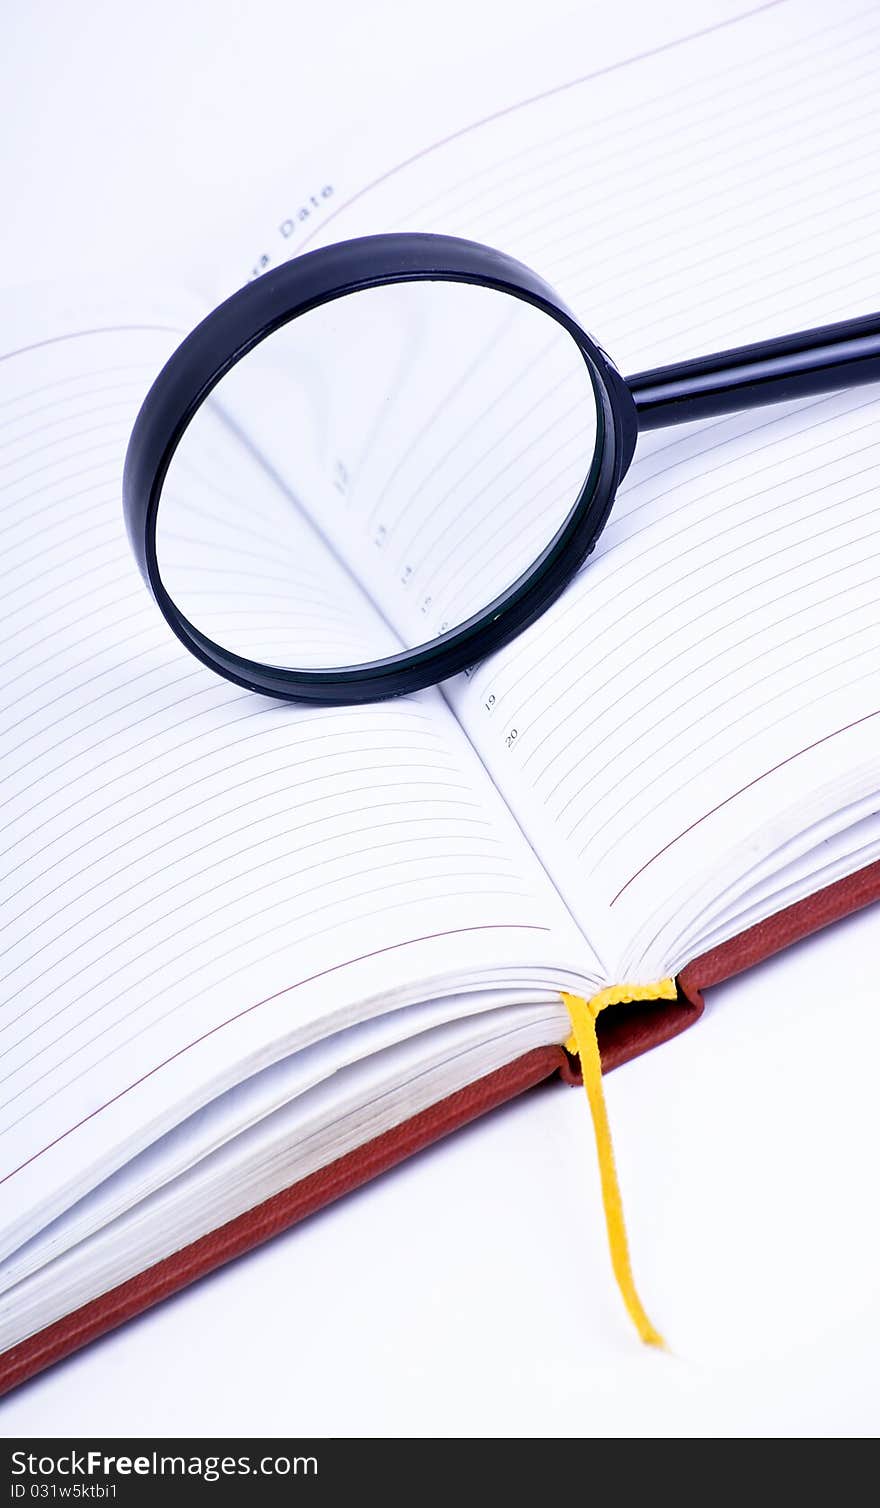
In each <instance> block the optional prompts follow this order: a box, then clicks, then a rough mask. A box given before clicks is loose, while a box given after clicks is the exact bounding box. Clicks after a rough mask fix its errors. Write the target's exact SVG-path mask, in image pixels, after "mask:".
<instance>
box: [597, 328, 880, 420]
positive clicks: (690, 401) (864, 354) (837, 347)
mask: <svg viewBox="0 0 880 1508" xmlns="http://www.w3.org/2000/svg"><path fill="white" fill-rule="evenodd" d="M877 381H880V312H878V313H876V314H865V315H862V316H860V317H859V318H857V319H844V320H841V321H840V323H839V324H834V325H821V326H819V327H818V328H817V329H815V330H800V331H798V332H797V333H795V334H793V335H781V336H779V337H777V338H776V339H775V340H759V341H756V342H755V344H754V345H748V346H738V347H737V348H735V349H734V350H732V351H717V352H715V354H714V355H711V356H697V357H695V358H694V359H692V360H690V361H679V362H675V363H674V364H673V365H671V366H664V367H655V368H654V370H653V371H649V372H638V373H636V375H635V376H634V377H628V378H627V379H626V383H627V386H628V388H629V389H630V392H631V393H632V395H633V398H634V399H635V405H636V413H637V415H638V426H639V431H642V430H648V429H663V428H665V427H666V426H667V425H670V424H686V423H688V422H690V421H691V420H693V419H716V418H719V417H721V416H723V415H724V414H738V413H742V412H743V410H744V409H749V408H760V407H762V406H763V405H764V404H767V403H782V402H785V401H787V400H788V399H794V398H809V397H812V396H814V395H817V394H820V393H834V392H839V391H841V389H843V388H850V387H858V386H861V384H863V383H866V382H877Z"/></svg>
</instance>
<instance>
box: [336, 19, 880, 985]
mask: <svg viewBox="0 0 880 1508" xmlns="http://www.w3.org/2000/svg"><path fill="white" fill-rule="evenodd" d="M878 68H880V11H878V10H877V7H876V6H875V5H873V4H864V3H860V0H857V3H852V0H850V3H844V4H842V5H839V6H836V7H835V8H834V11H833V14H832V13H830V12H829V11H828V10H827V7H824V6H821V5H813V4H794V3H792V0H783V3H779V4H775V5H769V6H761V7H759V8H758V9H757V10H756V11H755V12H754V13H752V14H750V15H747V16H745V17H743V18H740V19H738V20H736V21H735V22H732V23H723V24H721V25H719V26H716V27H710V28H708V29H707V31H706V32H704V33H702V34H701V35H699V36H698V37H696V38H692V39H685V40H683V41H682V42H681V43H680V44H679V45H677V46H672V47H669V48H667V49H664V50H663V51H662V52H660V53H659V54H655V55H652V56H648V57H644V58H635V59H631V60H629V61H628V62H627V63H625V64H624V65H621V66H619V67H617V68H610V69H606V70H604V71H603V72H602V73H601V75H599V76H596V77H592V78H591V77H586V78H585V79H581V80H579V81H576V82H574V83H571V84H566V85H563V86H562V87H560V88H559V89H557V90H554V91H551V92H549V93H548V94H546V95H544V96H542V97H541V98H539V99H537V100H532V101H530V102H527V103H526V104H524V105H522V106H521V107H513V108H511V109H509V110H508V111H504V112H501V113H500V114H499V115H497V116H495V117H493V118H492V119H490V120H488V121H486V122H482V123H478V124H476V125H474V126H472V127H464V128H462V129H460V130H458V131H451V132H450V134H449V135H448V136H447V138H446V139H445V140H444V141H443V142H442V143H441V144H440V145H439V146H438V147H436V148H435V149H428V150H426V151H422V152H420V153H419V154H418V156H417V157H416V158H414V159H413V160H411V161H410V162H408V163H405V164H403V165H401V166H400V167H395V166H394V158H393V156H391V155H390V148H389V155H388V157H387V159H386V160H385V161H384V162H380V161H379V160H378V159H377V160H376V162H375V164H374V167H373V170H372V174H371V175H368V174H367V173H366V172H365V176H364V184H363V188H362V189H361V191H360V192H359V193H358V194H356V195H355V196H353V197H352V198H351V200H350V202H349V203H348V204H343V205H342V206H340V208H339V209H337V210H336V211H335V212H334V213H333V214H332V215H331V216H330V217H329V219H327V220H326V221H325V224H324V227H323V228H322V230H321V233H320V236H319V237H316V238H314V239H313V240H312V242H311V245H317V244H320V243H321V242H322V241H329V240H331V239H336V238H342V237H345V236H349V235H354V234H363V233H365V232H371V231H379V230H392V229H393V230H434V231H443V232H448V233H453V234H459V235H464V236H469V237H472V238H474V239H477V240H482V241H485V242H487V243H489V244H494V245H497V246H499V247H501V248H503V249H504V250H507V251H510V252H512V253H513V254H514V255H516V256H518V257H520V258H521V259H522V260H524V261H525V262H527V263H528V264H530V265H532V266H534V267H535V268H536V270H538V271H539V272H541V273H542V274H543V275H544V276H546V277H547V279H548V280H549V281H550V282H551V283H552V284H553V285H554V286H555V287H556V288H557V289H558V291H559V292H560V293H561V294H562V295H563V297H564V298H565V299H566V301H567V302H568V303H569V305H570V306H571V307H572V308H573V309H574V311H575V312H576V313H577V314H578V315H579V316H580V317H581V319H582V320H583V322H584V324H585V325H586V327H587V328H588V329H590V330H591V331H593V332H595V333H596V335H597V336H598V338H599V339H600V340H601V341H602V343H603V345H605V346H606V347H607V349H608V350H609V351H610V352H611V353H612V355H613V356H614V358H615V360H617V361H618V363H619V364H620V366H621V367H622V369H623V370H637V369H644V368H646V367H649V366H652V365H654V364H658V363H660V362H663V361H669V360H675V359H678V358H681V357H685V356H688V355H694V354H698V353H700V352H702V351H706V350H711V349H713V348H724V347H726V346H730V345H734V344H738V343H741V342H744V341H748V340H753V339H756V338H759V337H763V336H768V335H773V334H777V333H781V332H783V331H785V330H789V329H797V328H798V327H804V326H810V325H816V324H820V323H823V322H825V321H831V320H834V319H839V318H842V317H844V316H847V315H856V314H860V313H864V312H866V311H867V310H869V309H872V308H875V307H876V306H877V302H878V284H877V276H876V269H877V265H878V251H880V245H878V232H880V195H878V192H877V190H878V177H877V173H878V169H877V164H878V162H880V138H878V113H880V96H878V91H877V87H876V81H877V76H878ZM878 417H880V408H878V404H877V400H876V398H875V396H874V395H873V393H872V392H870V391H862V392H860V393H857V394H851V395H848V396H843V397H833V398H828V399H824V400H822V401H815V402H811V403H801V404H799V405H789V406H788V407H787V408H784V409H781V408H777V409H775V410H774V411H772V412H767V413H763V414H755V415H752V416H744V417H742V418H736V419H733V420H729V421H724V422H719V423H715V424H703V425H698V426H693V427H691V428H689V429H687V430H684V431H677V432H676V431H672V432H667V433H666V434H655V435H654V436H651V437H645V438H643V439H642V440H641V441H640V442H639V447H638V451H637V459H636V462H635V464H634V466H633V468H632V470H631V472H630V475H629V477H628V478H627V480H626V482H625V485H624V487H623V488H622V489H621V494H620V497H619V500H618V503H617V505H616V508H615V511H614V513H613V515H612V520H611V524H610V526H609V528H608V530H607V532H606V534H605V536H604V538H603V540H602V541H601V543H600V547H599V550H598V551H597V555H596V556H595V557H594V558H593V560H592V562H591V563H590V564H589V565H588V566H587V567H586V568H585V570H584V572H583V573H582V575H581V576H580V577H579V579H578V580H577V581H576V582H575V583H574V584H573V586H572V587H571V589H570V590H569V592H568V593H567V595H566V596H565V597H564V599H563V600H562V601H561V602H560V603H559V604H558V605H557V606H556V608H555V609H554V610H553V611H552V612H551V613H550V614H548V615H547V616H546V617H545V618H544V619H543V620H542V621H541V622H540V623H539V624H537V625H536V626H535V627H534V628H533V629H532V630H530V631H529V633H527V634H526V635H525V636H523V637H522V638H521V639H520V640H519V641H518V642H517V643H516V644H514V645H513V646H511V647H510V648H509V649H508V650H506V651H503V652H502V653H501V654H499V655H497V656H496V657H494V658H493V660H491V661H490V662H488V663H485V664H483V665H480V666H479V667H477V668H476V669H475V670H474V671H473V673H472V674H471V675H470V677H469V678H467V679H465V680H463V681H460V682H459V683H457V684H452V685H451V686H450V687H449V691H448V694H449V697H450V700H451V702H452V704H453V706H454V707H455V708H456V710H457V711H458V713H459V716H460V718H461V720H462V722H463V723H464V725H465V727H466V728H467V729H468V731H469V733H470V734H471V736H472V738H473V740H474V742H475V743H476V745H477V747H478V748H479V750H480V752H481V754H482V756H483V758H484V760H485V762H486V764H487V766H488V767H489V768H490V770H491V771H492V773H493V776H494V777H495V779H496V781H497V782H498V784H499V786H500V787H501V788H502V789H503V790H504V792H505V793H506V795H507V797H508V799H509V800H510V802H511V804H512V806H513V808H514V809H515V810H516V812H517V814H518V816H519V817H520V819H521V821H522V823H523V826H524V827H525V828H526V830H527V832H528V833H529V835H530V837H531V839H532V841H533V842H534V844H535V845H536V847H537V849H538V851H539V852H540V853H541V855H542V858H543V859H544V860H545V861H546V862H547V864H548V866H549V868H550V869H551V871H552V873H553V875H554V877H555V878H556V879H557V881H558V882H559V884H560V886H561V888H562V890H563V893H564V894H565V896H566V898H567V899H568V901H569V904H570V906H571V908H572V910H573V911H574V912H575V914H576V915H577V916H578V917H579V919H580V920H581V922H582V924H583V925H584V927H585V928H588V929H589V930H590V931H591V933H592V935H594V936H596V937H598V938H599V939H600V951H603V952H607V954H608V956H609V957H613V958H616V960H617V965H616V968H617V971H619V972H622V973H624V974H628V973H629V972H631V971H637V972H647V973H650V972H652V971H656V969H658V968H659V969H660V970H661V971H663V972H665V971H666V970H667V969H669V968H674V967H678V966H679V965H681V964H683V963H684V962H685V961H686V959H687V958H688V957H689V956H692V953H693V950H694V948H695V947H697V946H698V943H699V936H698V933H699V928H700V927H703V929H704V930H705V929H707V928H715V932H714V934H713V935H715V936H717V928H718V926H721V927H722V930H724V928H725V927H726V929H727V931H728V935H729V932H730V931H735V930H737V919H736V918H737V903H736V891H737V886H739V887H740V889H743V890H747V889H748V888H749V885H750V883H751V882H750V880H749V874H750V872H751V870H752V869H753V867H754V866H755V864H756V863H758V862H759V861H761V860H763V859H766V858H767V856H768V854H770V853H774V852H776V851H779V853H780V855H782V854H788V855H789V857H791V855H792V845H793V846H794V849H795V850H796V849H797V844H798V834H799V833H800V832H801V831H803V830H805V829H807V828H810V827H811V826H812V825H813V824H815V823H822V822H825V823H830V824H831V827H832V828H833V826H834V822H835V820H836V819H835V814H839V819H838V820H839V822H840V824H841V825H842V827H846V826H847V825H849V824H850V823H851V822H854V823H858V822H861V820H862V818H863V817H864V816H865V815H866V814H867V811H868V809H869V808H871V806H872V803H873V804H876V803H875V793H876V791H877V788H878V784H880V771H878V761H877V758H876V753H875V751H876V748H877V733H878V728H880V715H878V704H877V700H876V698H877V693H876V665H877V662H878V661H877V655H878V649H880V644H878V629H877V623H878V614H877V595H878V586H877V582H878V563H880V560H878V534H877V525H876V522H875V519H876V502H875V500H874V498H875V494H876V477H877V474H878V472H877V466H878V461H880V455H878V449H877V439H876V436H877V433H878V426H877V420H878ZM540 459H541V457H540V456H538V460H540ZM527 461H528V457H524V458H523V465H524V467H526V468H527ZM457 568H458V569H459V571H460V570H461V569H462V567H461V565H460V564H459V565H458V567H457ZM441 585H443V583H441ZM414 589H415V590H417V591H418V592H426V593H429V592H433V591H434V590H435V583H434V582H433V581H432V580H431V579H430V577H427V576H426V577H425V578H423V579H421V580H418V581H417V582H416V583H415V584H414ZM809 841H810V840H809V839H808V838H807V837H806V836H805V837H804V839H803V843H804V844H807V843H808V842H809ZM780 862H782V860H780ZM840 862H841V863H845V862H846V860H845V859H841V860H840ZM863 862H865V854H864V848H863V846H861V845H860V844H859V843H857V842H855V840H854V845H853V852H852V858H851V866H852V867H856V866H857V865H859V864H861V863H863ZM801 883H802V884H803V886H804V887H806V890H808V889H809V887H810V879H809V875H807V876H806V877H805V878H803V879H802V881H801ZM804 893H805V892H804ZM766 904H767V908H768V910H772V909H773V898H772V896H769V897H768V898H767V901H766ZM713 906H714V908H715V913H716V914H715V915H714V919H713V916H711V915H706V916H703V917H702V918H700V917H698V916H695V914H696V913H699V912H700V911H701V908H702V909H703V910H704V911H706V910H708V911H709V912H711V911H712V908H713ZM722 912H723V915H724V917H725V918H726V920H725V921H724V922H723V925H722V922H721V921H720V920H719V917H720V916H721V913H722ZM688 916H689V917H690V919H691V921H695V920H696V921H697V923H698V925H697V930H696V932H695V931H694V929H693V928H692V929H691V931H690V933H688V932H687V930H685V931H683V930H682V929H683V921H684V919H685V918H686V917H688Z"/></svg>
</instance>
